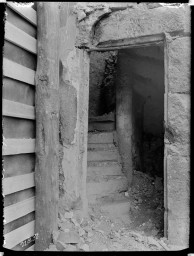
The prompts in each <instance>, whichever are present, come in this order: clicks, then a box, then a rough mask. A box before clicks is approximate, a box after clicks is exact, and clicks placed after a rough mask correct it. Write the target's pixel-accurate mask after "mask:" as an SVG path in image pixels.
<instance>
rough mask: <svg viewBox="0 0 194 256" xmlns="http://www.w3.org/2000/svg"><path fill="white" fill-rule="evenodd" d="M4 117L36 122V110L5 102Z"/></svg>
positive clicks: (27, 106)
mask: <svg viewBox="0 0 194 256" xmlns="http://www.w3.org/2000/svg"><path fill="white" fill-rule="evenodd" d="M2 110H3V116H11V117H18V118H24V119H32V120H35V108H34V107H32V106H29V105H26V104H22V103H18V102H15V101H10V100H5V99H4V100H3V109H2Z"/></svg>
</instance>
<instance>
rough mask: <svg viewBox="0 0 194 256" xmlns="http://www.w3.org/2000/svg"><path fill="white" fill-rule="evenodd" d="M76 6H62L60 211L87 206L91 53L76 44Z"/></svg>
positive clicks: (64, 4)
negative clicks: (74, 10) (74, 8)
mask: <svg viewBox="0 0 194 256" xmlns="http://www.w3.org/2000/svg"><path fill="white" fill-rule="evenodd" d="M74 6H75V3H70V2H67V3H62V4H61V8H60V19H61V24H60V25H61V28H60V54H59V55H60V146H61V149H60V159H61V161H60V166H59V171H60V176H59V177H60V202H59V207H60V212H64V211H65V210H76V209H81V210H83V209H84V211H86V209H87V199H86V170H87V125H88V89H89V55H88V53H86V52H85V51H84V50H82V49H78V48H76V47H75V40H76V35H77V33H78V29H77V24H76V15H75V14H74V13H73V7H74Z"/></svg>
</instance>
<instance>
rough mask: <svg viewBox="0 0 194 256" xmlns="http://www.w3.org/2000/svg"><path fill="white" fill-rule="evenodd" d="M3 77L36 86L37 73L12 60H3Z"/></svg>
mask: <svg viewBox="0 0 194 256" xmlns="http://www.w3.org/2000/svg"><path fill="white" fill-rule="evenodd" d="M3 75H4V76H7V77H10V78H13V79H16V80H19V81H22V82H25V83H27V84H31V85H35V81H34V80H35V71H34V70H32V69H29V68H26V67H24V66H22V65H20V64H17V63H15V62H13V61H11V60H8V59H6V58H3Z"/></svg>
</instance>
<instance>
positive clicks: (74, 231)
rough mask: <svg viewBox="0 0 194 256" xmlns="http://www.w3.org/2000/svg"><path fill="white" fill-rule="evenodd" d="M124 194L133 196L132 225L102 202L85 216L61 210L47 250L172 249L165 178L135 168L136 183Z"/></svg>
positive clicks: (130, 214)
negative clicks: (165, 226) (167, 235)
mask: <svg viewBox="0 0 194 256" xmlns="http://www.w3.org/2000/svg"><path fill="white" fill-rule="evenodd" d="M123 195H125V197H126V198H127V199H128V200H129V217H130V222H129V223H130V224H129V225H125V224H124V223H122V222H119V221H118V219H113V218H111V216H108V215H107V214H105V213H104V211H103V210H102V208H101V207H100V205H91V206H90V208H89V213H88V217H87V218H85V219H80V218H79V215H76V213H75V212H73V211H70V212H68V211H67V212H65V214H63V215H62V214H59V219H58V220H59V221H58V226H59V230H58V231H56V232H53V244H51V245H50V247H49V248H48V249H47V250H46V251H165V250H170V247H169V246H168V245H167V241H166V240H165V238H163V230H162V228H163V222H162V221H163V187H162V180H161V179H160V178H159V177H155V178H152V177H150V176H149V175H147V174H145V173H141V172H137V171H134V181H133V186H132V188H131V190H129V191H127V192H123Z"/></svg>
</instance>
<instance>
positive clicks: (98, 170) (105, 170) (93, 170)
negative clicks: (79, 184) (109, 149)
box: [87, 165, 122, 177]
mask: <svg viewBox="0 0 194 256" xmlns="http://www.w3.org/2000/svg"><path fill="white" fill-rule="evenodd" d="M102 175H122V172H121V166H119V165H115V166H114V165H113V166H105V167H98V166H89V167H88V172H87V176H88V177H95V176H102Z"/></svg>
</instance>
